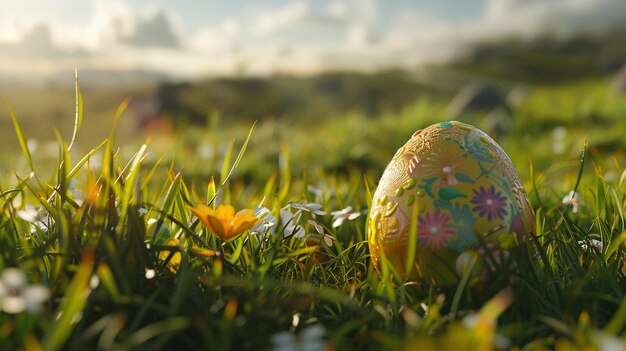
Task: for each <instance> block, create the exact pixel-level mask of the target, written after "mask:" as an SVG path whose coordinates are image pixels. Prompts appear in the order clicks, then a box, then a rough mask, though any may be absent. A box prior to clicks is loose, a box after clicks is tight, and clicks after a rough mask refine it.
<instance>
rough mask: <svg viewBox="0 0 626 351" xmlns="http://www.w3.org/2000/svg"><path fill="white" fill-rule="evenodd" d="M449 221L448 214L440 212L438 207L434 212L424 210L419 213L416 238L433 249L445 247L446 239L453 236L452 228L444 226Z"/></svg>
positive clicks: (448, 239)
mask: <svg viewBox="0 0 626 351" xmlns="http://www.w3.org/2000/svg"><path fill="white" fill-rule="evenodd" d="M449 222H450V216H449V215H448V214H446V213H441V211H439V209H438V208H437V209H435V211H434V212H426V213H424V214H423V215H420V216H419V221H418V232H417V234H418V238H420V241H422V242H424V243H425V244H426V246H429V247H431V248H433V249H438V248H442V247H445V246H446V244H447V243H448V241H450V239H452V238H453V237H454V236H455V232H454V230H453V229H450V228H447V227H446V226H447V225H448V223H449Z"/></svg>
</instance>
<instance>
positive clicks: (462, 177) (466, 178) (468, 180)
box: [454, 173, 474, 184]
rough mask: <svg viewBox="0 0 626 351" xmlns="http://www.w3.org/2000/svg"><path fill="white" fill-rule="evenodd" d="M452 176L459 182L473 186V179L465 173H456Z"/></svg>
mask: <svg viewBox="0 0 626 351" xmlns="http://www.w3.org/2000/svg"><path fill="white" fill-rule="evenodd" d="M454 176H455V177H456V179H457V180H458V181H460V182H463V183H468V184H474V179H473V178H472V177H470V176H468V175H467V174H465V173H456V174H455V175H454Z"/></svg>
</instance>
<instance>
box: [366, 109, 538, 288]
mask: <svg viewBox="0 0 626 351" xmlns="http://www.w3.org/2000/svg"><path fill="white" fill-rule="evenodd" d="M533 228H534V219H533V214H532V210H531V207H530V203H529V201H528V196H527V195H526V191H525V190H524V187H523V185H522V183H521V182H520V179H519V176H518V175H517V172H516V171H515V168H514V167H513V164H512V162H511V160H510V159H509V157H508V156H507V155H506V153H505V152H504V151H503V150H502V148H500V146H498V144H496V142H495V141H493V139H491V138H490V137H489V136H488V135H487V134H485V133H484V132H482V131H481V130H479V129H477V128H474V127H473V126H470V125H468V124H464V123H461V122H456V121H449V122H442V123H439V124H435V125H431V126H429V127H427V128H425V129H422V130H419V131H417V132H415V133H414V134H413V136H412V137H411V139H410V140H409V141H408V142H407V143H406V144H405V145H404V146H402V147H401V148H400V149H399V150H398V151H397V152H396V154H395V155H394V157H393V159H392V160H391V162H390V163H389V165H388V166H387V168H386V169H385V171H384V173H383V175H382V177H381V179H380V182H379V184H378V187H377V189H376V192H375V193H374V197H373V199H372V205H371V209H370V213H369V217H368V223H367V232H368V243H369V249H370V255H371V258H372V261H373V263H374V266H375V267H376V269H377V270H379V271H380V268H381V262H382V260H386V262H388V263H389V264H390V265H391V267H392V268H393V269H394V270H395V272H398V273H399V274H400V275H402V276H404V277H405V278H409V279H417V278H420V279H424V280H425V281H428V282H433V283H435V284H441V285H448V284H453V283H454V282H458V280H459V278H460V277H461V276H462V275H463V274H464V273H463V272H464V267H466V266H472V267H474V269H476V267H484V266H485V265H484V264H482V263H481V262H478V263H476V262H475V261H477V260H478V259H479V258H481V256H484V255H486V254H489V255H491V257H504V256H506V255H507V254H508V251H509V250H512V249H514V248H515V247H519V244H520V243H523V242H524V241H525V238H526V236H527V235H531V234H532V232H533ZM482 261H486V260H482ZM496 261H497V260H496ZM475 263H476V264H475ZM487 263H488V264H494V262H493V260H489V261H488V262H487ZM473 275H476V274H473Z"/></svg>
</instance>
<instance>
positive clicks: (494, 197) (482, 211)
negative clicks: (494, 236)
mask: <svg viewBox="0 0 626 351" xmlns="http://www.w3.org/2000/svg"><path fill="white" fill-rule="evenodd" d="M472 191H473V192H474V196H473V197H472V200H471V203H472V204H474V207H472V211H474V212H478V215H480V216H481V217H484V216H485V215H487V220H488V221H490V222H491V220H492V219H494V218H496V217H497V218H499V219H502V218H504V216H506V214H507V213H508V212H507V211H506V196H504V195H502V192H501V191H498V192H496V188H495V187H494V186H493V185H492V186H490V187H489V190H487V189H485V188H483V187H482V186H481V187H480V189H479V190H478V191H477V190H476V189H473V190H472Z"/></svg>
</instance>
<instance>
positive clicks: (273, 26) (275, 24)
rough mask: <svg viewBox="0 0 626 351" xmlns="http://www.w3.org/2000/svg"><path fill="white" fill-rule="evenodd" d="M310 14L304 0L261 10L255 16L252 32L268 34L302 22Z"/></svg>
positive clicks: (309, 9)
mask: <svg viewBox="0 0 626 351" xmlns="http://www.w3.org/2000/svg"><path fill="white" fill-rule="evenodd" d="M310 14H311V8H310V7H309V5H308V3H306V2H305V1H294V2H291V3H289V4H287V5H285V6H283V7H279V8H272V9H267V10H262V11H261V12H260V13H258V14H257V15H256V16H255V17H257V20H256V23H254V24H253V25H252V28H251V29H252V32H253V33H256V34H261V35H269V34H272V33H274V32H276V31H279V30H282V29H285V28H288V27H291V26H295V25H298V24H302V23H303V22H305V21H306V20H307V19H308V18H309V17H310Z"/></svg>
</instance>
